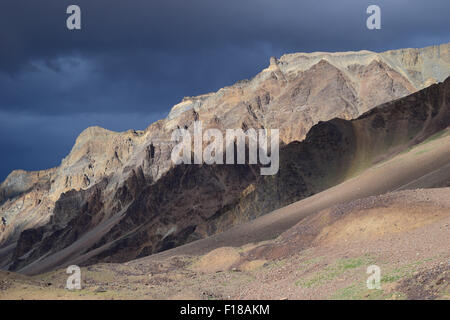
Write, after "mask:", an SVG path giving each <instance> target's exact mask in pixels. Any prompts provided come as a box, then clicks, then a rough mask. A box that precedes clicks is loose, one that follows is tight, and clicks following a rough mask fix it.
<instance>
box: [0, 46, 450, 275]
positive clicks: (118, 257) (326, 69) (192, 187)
mask: <svg viewBox="0 0 450 320" xmlns="http://www.w3.org/2000/svg"><path fill="white" fill-rule="evenodd" d="M429 65H433V66H435V67H436V68H427V67H426V66H429ZM449 74H450V56H449V45H448V44H445V45H441V46H435V47H429V48H424V49H405V50H399V51H388V52H385V53H380V54H378V53H373V52H368V51H361V52H349V53H311V54H291V55H285V56H283V57H281V58H280V59H275V58H273V59H271V63H270V66H269V67H268V68H267V69H265V70H263V71H262V72H261V73H260V74H258V75H257V76H255V77H254V78H253V79H251V80H247V81H241V82H238V83H236V84H235V85H233V86H230V87H227V88H223V89H221V90H219V91H218V92H216V93H210V94H206V95H202V96H198V97H188V98H185V99H184V100H183V101H182V102H181V103H180V104H178V105H176V106H174V107H173V108H172V111H171V112H170V114H169V116H168V117H167V118H166V119H163V120H160V121H158V122H156V123H154V124H152V125H151V126H149V127H148V128H147V129H146V130H144V131H134V130H130V131H127V132H123V133H116V132H111V131H108V130H105V129H102V128H98V127H93V128H89V129H87V130H85V131H84V132H83V133H82V134H81V135H80V136H79V137H78V139H77V141H76V143H75V145H74V147H73V149H72V151H71V152H70V154H69V155H68V156H67V157H66V158H65V159H63V161H62V163H61V165H60V166H59V167H57V168H53V169H50V170H46V171H40V172H32V173H30V172H25V171H15V172H13V173H12V174H11V175H10V176H8V178H7V179H6V180H5V181H4V182H3V183H2V184H1V186H0V216H1V217H2V218H4V221H5V223H4V224H3V226H2V228H1V229H0V230H1V232H0V267H1V268H5V269H7V268H11V269H12V270H22V269H23V270H24V271H26V270H27V268H28V267H29V266H33V268H34V267H35V266H36V265H38V264H39V265H40V264H45V265H48V267H46V268H47V269H48V268H53V267H56V266H58V265H61V264H64V263H65V262H66V261H72V260H73V259H74V258H76V257H80V263H92V262H95V261H126V260H129V259H133V258H135V257H140V256H145V255H149V254H152V253H155V252H159V251H162V250H166V249H168V248H172V247H174V246H179V245H181V244H183V243H186V242H190V241H193V240H196V239H200V238H204V237H207V236H209V235H212V234H215V233H218V232H220V231H223V230H226V229H228V228H229V227H230V226H232V225H235V224H238V223H241V222H244V221H248V220H251V219H253V218H255V217H258V216H260V215H263V214H265V213H268V212H270V211H271V210H273V209H276V208H279V207H282V206H284V205H286V204H289V203H292V202H294V201H296V200H299V199H303V198H305V197H308V196H310V195H313V194H315V193H317V192H319V191H322V190H324V189H326V188H329V187H330V186H334V185H336V184H338V183H340V182H342V181H344V180H346V179H348V178H349V177H352V176H354V175H355V174H357V173H358V172H360V171H361V170H364V169H365V168H368V167H369V166H371V165H372V164H373V163H374V162H377V161H381V160H383V157H389V155H391V154H395V153H396V152H399V151H400V150H403V149H404V148H407V147H408V145H412V144H415V143H418V142H420V141H422V140H423V139H425V138H426V137H428V136H430V135H431V134H433V133H435V132H437V131H439V130H440V129H442V128H445V127H446V126H448V119H449V117H448V115H449V114H448V106H447V104H448V80H447V81H446V82H445V83H443V84H438V85H433V86H431V87H428V88H426V89H424V90H423V91H420V92H417V93H415V94H413V95H410V96H408V97H404V96H406V95H408V94H411V93H413V92H416V91H417V90H420V89H423V88H424V87H426V86H428V85H430V84H432V83H435V82H437V81H443V80H444V79H445V78H446V77H447V76H448V75H449ZM402 97H404V98H402ZM398 98H402V99H400V100H395V101H393V102H389V103H387V104H386V105H382V106H381V107H378V108H376V109H372V108H373V107H375V106H376V105H378V104H381V103H385V102H388V101H391V100H394V99H398ZM371 109H372V111H369V112H368V113H365V114H364V115H363V116H361V117H360V118H359V119H357V120H355V121H347V120H349V119H352V118H357V117H358V116H360V115H361V114H363V113H364V112H367V111H368V110H371ZM334 118H341V119H347V120H341V119H334ZM331 119H333V120H331ZM196 120H200V121H202V122H203V127H204V128H218V129H220V130H225V129H229V128H230V129H231V128H244V129H246V128H269V129H270V128H278V129H280V138H281V140H282V143H283V144H284V145H283V146H282V148H281V151H280V171H279V173H278V174H277V175H275V176H268V177H261V176H260V175H259V168H257V166H248V165H236V166H229V165H227V166H207V165H203V166H194V165H192V166H173V164H172V162H171V159H170V152H171V149H172V146H173V144H172V143H171V142H170V135H171V133H172V131H173V130H174V129H176V128H181V127H183V128H187V129H188V130H190V131H192V128H193V122H194V121H196ZM311 128H312V129H311ZM302 140H303V141H302ZM298 141H302V142H298ZM2 221H3V220H2ZM24 230H25V231H24ZM33 263H34V264H33Z"/></svg>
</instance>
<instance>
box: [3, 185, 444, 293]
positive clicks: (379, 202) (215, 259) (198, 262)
mask: <svg viewBox="0 0 450 320" xmlns="http://www.w3.org/2000/svg"><path fill="white" fill-rule="evenodd" d="M449 195H450V189H449V188H440V189H439V188H437V189H417V190H407V191H400V192H394V193H388V194H385V195H381V196H372V197H369V198H364V199H360V200H356V201H352V202H347V203H343V204H339V205H336V206H332V207H331V208H329V209H326V210H323V211H320V212H318V213H316V214H313V215H311V216H309V217H307V218H305V219H304V220H302V221H301V222H299V223H298V224H297V225H296V226H294V227H292V228H290V229H289V230H287V231H286V232H284V233H283V234H282V235H281V236H280V237H278V238H277V239H275V240H270V241H265V242H259V243H248V244H246V245H244V246H240V247H221V248H218V249H215V250H213V251H211V252H208V253H206V254H205V255H202V256H186V255H182V256H173V257H170V258H165V259H158V260H152V259H147V260H138V261H134V262H130V263H125V264H98V265H94V266H89V267H86V268H83V269H82V278H83V289H82V290H81V291H72V292H71V291H68V290H65V289H64V286H65V281H66V279H67V275H66V274H65V273H64V270H60V271H56V272H51V273H48V274H44V275H40V276H35V277H27V276H23V275H18V274H13V273H7V272H2V273H0V299H450V263H449V262H450V261H449V259H450V197H449ZM371 265H377V266H378V267H380V269H381V289H379V290H378V289H377V290H369V289H367V287H366V280H367V277H368V274H367V273H366V271H367V267H368V266H371Z"/></svg>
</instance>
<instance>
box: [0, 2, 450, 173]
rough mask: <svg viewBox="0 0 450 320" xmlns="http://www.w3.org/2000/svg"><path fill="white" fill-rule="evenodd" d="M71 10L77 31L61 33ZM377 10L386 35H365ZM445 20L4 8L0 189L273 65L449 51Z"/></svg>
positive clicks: (439, 13) (164, 7) (178, 6)
mask: <svg viewBox="0 0 450 320" xmlns="http://www.w3.org/2000/svg"><path fill="white" fill-rule="evenodd" d="M71 4H77V5H79V6H80V7H81V10H82V21H81V23H82V30H77V31H69V30H68V29H67V27H66V19H67V17H68V15H67V14H66V9H67V7H68V6H69V5H71ZM370 4H377V5H379V6H380V7H381V12H382V29H381V30H376V31H370V30H368V29H367V28H366V19H367V17H368V15H367V14H366V9H367V7H368V6H369V5H370ZM449 13H450V1H448V0H431V1H430V0H386V1H380V0H372V1H366V0H311V1H310V0H220V1H219V0H127V1H125V0H114V1H111V0H85V1H77V0H71V1H66V0H33V1H30V0H1V2H0V150H1V165H0V180H3V179H4V178H5V177H6V176H7V174H8V173H9V172H10V171H11V170H14V169H25V170H37V169H46V168H50V167H53V166H57V165H59V163H60V161H61V159H62V158H63V157H64V156H66V155H67V154H68V152H69V151H70V149H71V147H72V145H73V143H74V141H75V139H76V137H77V135H78V134H79V133H80V132H81V131H82V130H83V129H85V128H86V127H88V126H92V125H99V126H102V127H105V128H108V129H111V130H117V131H123V130H127V129H131V128H133V129H144V128H146V127H147V126H148V125H149V124H151V123H152V122H154V121H156V120H158V119H161V118H163V117H165V116H166V115H167V113H168V112H169V110H170V108H171V106H172V105H174V104H176V103H177V102H179V101H180V100H181V99H182V98H183V97H184V96H193V95H198V94H201V93H206V92H210V91H215V90H218V89H220V88H221V87H223V86H226V85H231V84H233V83H234V82H236V81H238V80H241V79H246V78H251V77H253V76H254V75H256V74H257V73H258V72H259V71H261V70H262V69H263V68H265V67H266V66H267V65H268V64H269V58H270V57H271V56H277V57H279V56H281V55H282V54H284V53H289V52H312V51H348V50H361V49H368V50H374V51H384V50H388V49H396V48H403V47H424V46H428V45H434V44H441V43H447V42H450V32H449V30H450V19H449Z"/></svg>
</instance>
